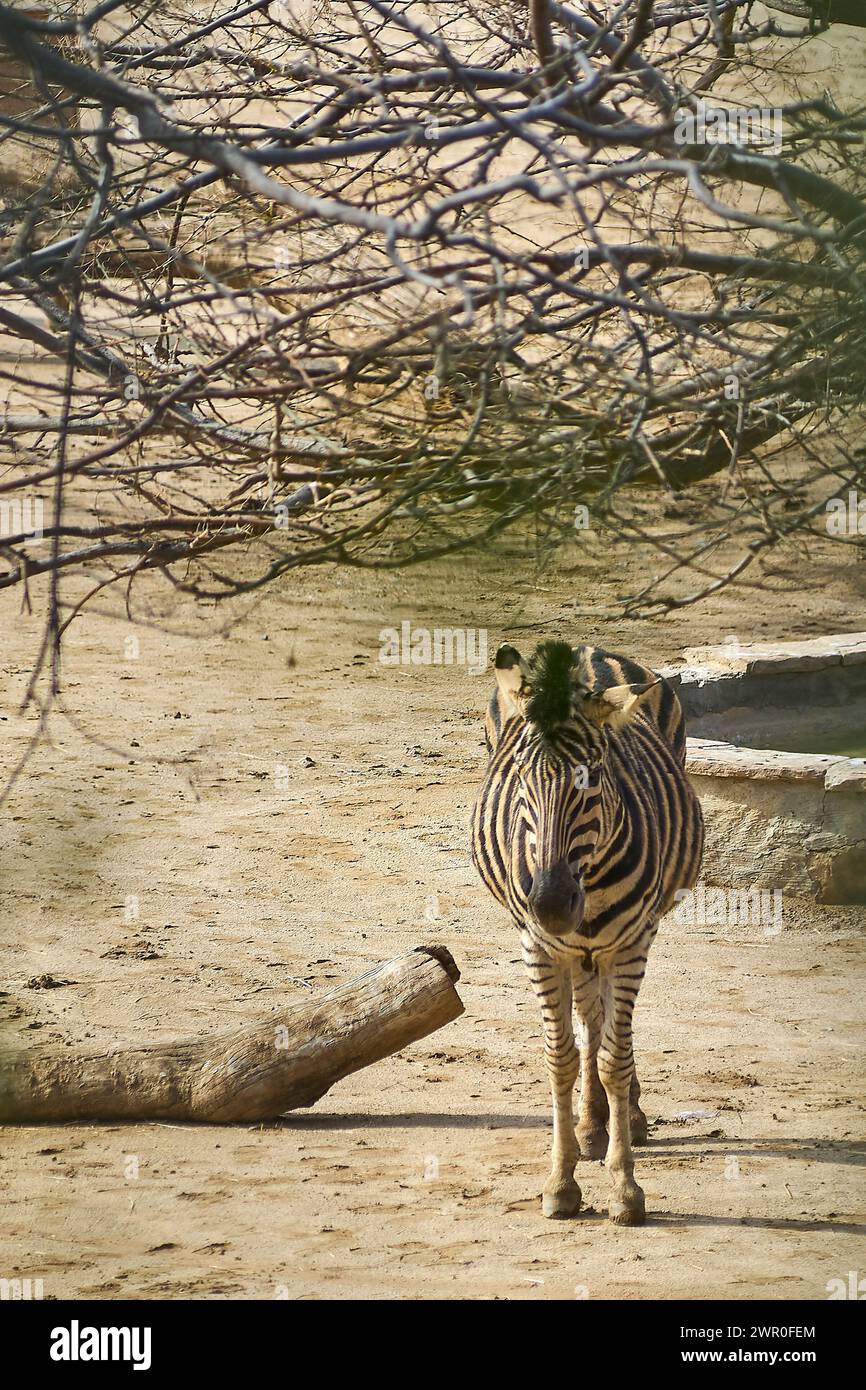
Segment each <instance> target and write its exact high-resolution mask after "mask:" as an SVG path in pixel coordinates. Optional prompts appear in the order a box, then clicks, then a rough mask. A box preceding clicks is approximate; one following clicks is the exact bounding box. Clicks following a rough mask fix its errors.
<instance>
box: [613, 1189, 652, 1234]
mask: <svg viewBox="0 0 866 1390" xmlns="http://www.w3.org/2000/svg"><path fill="white" fill-rule="evenodd" d="M607 1214H608V1216H609V1218H610V1220H611V1221H612V1222H613V1224H614V1226H642V1225H643V1224H644V1222H645V1221H646V1201H645V1199H644V1195H643V1191H642V1189H641V1188H639V1187H632V1188H630V1189H629V1191H628V1192H626V1193H624V1194H623V1195H622V1196H617V1197H611V1199H610V1202H609V1204H608V1209H607Z"/></svg>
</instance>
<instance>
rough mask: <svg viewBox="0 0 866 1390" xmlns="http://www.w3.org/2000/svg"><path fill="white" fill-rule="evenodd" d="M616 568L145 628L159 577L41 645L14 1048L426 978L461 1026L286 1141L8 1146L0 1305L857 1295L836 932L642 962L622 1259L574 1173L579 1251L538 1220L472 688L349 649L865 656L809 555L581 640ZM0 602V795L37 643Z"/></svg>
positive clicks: (829, 924)
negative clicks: (427, 639)
mask: <svg viewBox="0 0 866 1390" xmlns="http://www.w3.org/2000/svg"><path fill="white" fill-rule="evenodd" d="M843 562H844V567H840V566H842V564H843ZM646 564H647V560H646V557H645V556H643V555H642V554H641V553H640V551H638V550H636V549H635V548H633V547H632V548H628V547H626V546H624V545H614V546H611V545H610V544H609V543H608V542H601V541H595V540H594V539H593V538H592V537H587V536H584V537H582V538H581V541H580V545H579V546H575V547H572V548H571V550H570V551H568V552H567V553H566V554H565V555H563V557H562V558H561V560H560V561H559V562H558V563H557V564H555V565H552V566H550V567H548V568H547V569H545V570H543V571H541V572H539V570H538V569H537V566H536V563H535V559H534V557H533V555H532V553H531V547H529V546H526V545H524V544H518V542H517V541H516V539H514V538H512V539H507V540H506V541H501V542H499V543H498V545H497V551H496V553H494V554H491V555H490V556H488V557H487V558H486V559H484V560H483V561H478V560H472V561H469V560H466V559H462V560H460V561H457V562H452V563H451V564H450V565H445V564H439V565H437V566H432V567H431V566H428V567H426V568H424V569H418V570H414V571H412V572H409V573H407V574H403V575H384V576H380V575H371V574H357V573H349V572H345V571H329V572H318V573H307V574H303V575H295V576H288V577H286V578H285V579H284V580H283V581H281V583H280V585H279V587H278V588H274V589H271V590H270V591H269V592H267V593H266V595H265V596H264V597H259V598H256V599H255V600H254V601H251V602H247V603H246V604H245V605H244V606H242V607H237V608H235V609H233V610H232V611H231V613H229V611H228V610H226V609H222V608H221V609H219V610H217V609H215V608H213V607H208V606H206V605H194V604H193V603H192V602H187V603H186V605H185V606H179V605H178V603H177V600H172V603H173V606H172V607H171V609H168V608H167V607H166V599H167V595H166V589H165V587H164V585H162V584H161V583H160V581H159V580H157V579H156V578H153V579H151V580H149V581H148V582H147V584H146V585H144V586H142V588H141V589H140V590H139V591H138V595H137V596H135V595H134V596H133V612H134V616H135V619H136V621H135V624H134V625H131V624H129V623H128V622H127V621H126V620H125V619H124V618H123V617H122V615H121V610H120V605H119V598H118V601H117V602H116V603H115V602H113V601H112V600H111V599H110V597H109V598H107V599H104V600H103V601H102V605H101V607H99V608H96V607H95V608H93V609H91V610H90V611H89V612H88V613H86V614H85V616H84V617H83V618H82V619H81V620H80V621H78V622H77V623H76V624H75V625H74V626H73V627H72V629H71V630H70V634H69V645H68V648H67V657H66V665H65V696H64V699H65V705H66V709H67V711H68V713H69V715H70V719H69V720H67V719H65V718H63V717H61V716H59V715H58V716H56V717H55V718H54V720H53V722H52V742H51V744H50V745H44V746H42V747H41V748H40V749H39V750H38V751H37V752H36V754H35V755H34V757H33V759H32V761H31V762H30V763H29V765H28V767H27V769H26V771H25V773H24V775H23V777H22V778H21V780H20V781H19V783H18V785H17V787H16V788H15V790H14V792H13V794H12V797H11V800H10V801H9V803H8V804H7V806H6V808H5V809H4V811H3V814H2V817H0V836H2V848H0V853H2V863H3V877H4V887H5V896H4V912H3V921H4V923H5V926H4V929H3V931H2V968H3V976H4V979H5V980H6V981H7V983H6V984H5V986H4V988H5V991H6V992H5V993H4V994H3V995H2V997H0V1010H2V1012H0V1018H2V1020H3V1029H4V1037H5V1038H6V1040H7V1041H11V1042H12V1043H13V1044H14V1045H16V1046H34V1045H41V1044H45V1043H59V1044H61V1045H62V1044H64V1043H65V1044H67V1045H71V1044H73V1043H85V1044H89V1045H94V1046H95V1045H98V1044H105V1043H108V1042H115V1041H121V1040H123V1039H130V1040H133V1039H135V1040H142V1039H144V1038H153V1039H167V1038H169V1037H171V1036H177V1035H182V1034H189V1033H200V1032H203V1031H205V1030H210V1029H215V1028H219V1027H223V1026H227V1025H231V1024H233V1023H237V1022H238V1021H240V1020H242V1019H244V1018H252V1017H254V1016H256V1015H257V1014H260V1013H261V1012H262V1011H268V1010H270V1009H272V1008H273V1009H275V1008H277V1006H278V1005H280V1004H284V1003H285V1002H287V1001H288V1002H291V1001H292V1000H295V999H300V998H302V997H304V996H305V995H306V994H307V991H308V987H310V986H312V988H313V989H316V990H318V989H324V988H327V987H330V986H332V985H333V983H335V982H338V981H341V980H345V979H348V978H349V977H351V976H352V975H353V974H356V973H358V972H360V971H361V970H363V969H364V968H366V967H368V966H370V965H372V964H374V963H376V962H378V961H380V960H384V959H387V958H388V957H390V956H392V955H395V954H397V953H399V952H400V951H402V950H403V949H404V948H407V947H410V946H413V945H416V944H418V943H421V942H430V941H437V942H442V943H444V944H445V945H447V946H448V947H449V948H450V949H451V950H452V952H453V953H454V955H455V957H456V959H457V961H458V964H459V965H460V968H461V970H462V972H463V978H462V981H461V984H460V986H459V989H460V992H461V995H462V998H463V1000H464V1002H465V1005H466V1012H465V1014H464V1015H463V1017H462V1018H461V1019H459V1020H458V1021H457V1022H456V1023H454V1024H452V1025H450V1026H449V1027H448V1028H446V1029H444V1030H443V1031H441V1032H439V1033H438V1034H436V1035H434V1036H433V1037H430V1038H428V1039H427V1040H426V1041H424V1042H422V1043H419V1044H416V1045H414V1046H412V1047H411V1048H408V1049H406V1050H405V1052H404V1053H402V1054H400V1055H398V1056H396V1057H393V1058H391V1059H389V1060H387V1061H385V1062H382V1063H380V1064H379V1065H377V1066H375V1067H373V1068H369V1069H367V1070H365V1071H364V1072H362V1073H360V1074H357V1075H355V1076H354V1077H351V1078H349V1079H347V1080H346V1081H344V1082H343V1083H341V1084H340V1085H339V1086H338V1087H336V1088H335V1089H334V1090H333V1091H332V1092H331V1094H330V1095H328V1096H327V1097H326V1098H324V1099H323V1100H322V1101H320V1102H319V1104H318V1105H317V1106H316V1107H315V1108H313V1109H312V1110H310V1111H304V1112H299V1113H297V1114H295V1115H293V1116H291V1117H289V1118H287V1119H285V1121H283V1122H281V1123H279V1124H275V1125H270V1126H266V1127H254V1128H249V1127H229V1126H226V1127H218V1128H195V1127H192V1126H183V1125H168V1124H149V1125H141V1126H118V1125H100V1126H66V1127H62V1128H59V1127H48V1126H46V1127H33V1128H27V1127H21V1128H9V1129H7V1130H5V1131H4V1133H3V1136H2V1158H0V1178H2V1184H3V1190H4V1195H5V1201H4V1203H3V1207H2V1213H0V1276H3V1277H7V1278H8V1277H16V1276H17V1277H22V1276H30V1277H31V1278H41V1279H42V1280H43V1285H44V1293H45V1297H46V1298H63V1297H66V1296H70V1295H83V1296H90V1297H97V1298H106V1299H111V1298H118V1297H134V1298H184V1297H194V1298H221V1297H222V1298H226V1297H227V1298H279V1297H287V1296H288V1297H291V1298H330V1297H339V1298H349V1297H364V1298H383V1297H384V1298H409V1299H427V1298H435V1297H459V1298H509V1299H537V1298H551V1297H556V1298H575V1297H577V1298H581V1297H586V1296H589V1297H591V1298H611V1297H629V1298H642V1297H650V1296H659V1295H660V1296H663V1297H683V1298H708V1297H721V1298H731V1299H746V1298H755V1297H769V1298H777V1299H786V1298H808V1299H821V1298H826V1297H827V1292H826V1286H827V1282H828V1281H829V1280H831V1279H834V1278H843V1279H847V1277H848V1271H849V1270H850V1269H857V1268H858V1259H859V1258H860V1254H859V1252H857V1251H855V1236H856V1234H857V1232H858V1230H859V1229H860V1227H858V1224H857V1223H858V1221H859V1220H860V1218H861V1216H862V1208H863V1182H862V1176H861V1177H860V1180H859V1181H858V1174H859V1173H860V1169H859V1167H858V1165H859V1164H860V1163H862V1157H863V1142H862V1138H863V1108H864V1107H863V1100H862V1097H863V1067H862V1040H863V1008H862V1002H861V1001H862V997H863V978H862V977H863V958H864V951H863V938H862V936H861V935H860V934H859V932H858V922H859V919H858V918H857V916H856V914H853V915H852V913H851V912H849V913H848V915H845V913H844V912H843V911H842V910H840V909H823V910H820V911H816V910H814V909H813V910H811V912H807V913H804V914H799V915H798V914H797V913H795V914H794V917H793V919H792V920H791V921H790V922H789V924H788V926H787V927H786V930H785V931H784V932H783V934H782V935H781V936H780V937H778V938H766V937H764V936H763V935H762V934H761V933H760V931H755V932H751V933H750V932H749V931H748V930H744V931H741V932H740V931H733V932H730V933H723V932H720V931H719V930H718V929H712V928H693V929H687V928H685V927H682V926H676V927H675V926H673V925H671V926H669V927H667V929H663V930H662V931H661V933H660V936H659V939H658V941H657V944H656V946H655V948H654V951H653V954H652V957H651V960H650V968H649V973H648V977H647V980H646V984H645V987H644V990H643V994H642V997H641V1001H640V1004H639V1010H638V1015H637V1029H636V1039H637V1049H638V1058H639V1062H640V1067H641V1073H642V1080H643V1086H644V1096H645V1106H646V1109H647V1112H648V1114H649V1116H650V1119H651V1121H653V1124H652V1128H651V1138H650V1144H649V1146H648V1147H647V1148H646V1149H644V1150H642V1151H641V1154H640V1159H639V1177H640V1181H641V1182H642V1183H643V1185H644V1186H645V1188H646V1192H647V1204H648V1209H649V1213H650V1219H649V1223H648V1225H647V1226H646V1227H645V1228H644V1229H641V1230H626V1229H614V1228H612V1227H610V1226H609V1225H608V1223H607V1221H606V1218H605V1215H604V1209H605V1202H606V1190H607V1188H606V1180H605V1172H604V1168H603V1166H602V1165H601V1164H599V1163H583V1164H581V1165H580V1172H579V1174H578V1177H579V1181H580V1182H581V1185H582V1187H583V1189H584V1198H585V1202H586V1210H585V1211H584V1213H583V1214H582V1215H581V1216H580V1217H579V1218H577V1219H576V1220H573V1221H567V1222H548V1221H545V1220H544V1219H543V1218H542V1216H541V1210H540V1197H539V1194H540V1190H541V1186H542V1183H543V1180H544V1176H545V1172H546V1166H547V1161H548V1152H549V1142H550V1127H549V1111H548V1099H547V1086H546V1080H545V1077H544V1068H543V1062H542V1056H541V1045H540V1039H539V1023H538V1018H537V1013H536V1006H535V1003H534V1001H533V999H532V996H531V993H530V990H529V987H528V984H527V982H526V981H525V979H524V976H523V971H522V967H521V965H520V964H519V962H518V959H517V949H516V940H515V935H514V932H513V930H512V928H511V927H510V926H509V924H508V923H507V921H505V920H504V919H503V916H502V914H501V912H500V911H499V909H498V908H497V907H496V905H495V904H494V903H493V902H492V900H490V899H488V898H487V896H486V895H485V893H484V891H483V890H482V888H481V886H480V884H478V883H477V882H476V880H475V876H474V872H473V870H472V868H471V866H470V864H469V858H468V847H467V830H466V827H467V821H468V814H469V808H470V805H471V801H472V797H473V793H474V788H475V786H476V784H477V783H478V780H479V777H480V773H481V768H482V764H483V757H484V751H483V745H482V735H481V723H480V712H481V710H482V708H483V704H484V701H485V699H486V697H487V692H488V688H489V677H488V676H487V675H480V676H479V675H472V674H470V673H468V672H467V671H466V670H465V669H460V668H453V667H451V668H449V667H401V666H398V667H386V666H383V665H382V664H381V663H380V662H379V661H378V659H377V657H378V652H379V631H380V629H381V628H382V627H385V626H395V625H398V624H399V623H400V621H401V620H402V619H404V618H408V619H410V620H411V621H412V622H413V623H414V624H416V625H417V624H425V625H427V626H430V627H433V626H452V625H456V624H465V625H471V626H473V627H477V628H486V629H487V631H488V634H489V643H490V649H491V652H492V649H493V648H494V646H495V645H496V643H497V642H498V641H499V640H500V639H501V638H503V637H505V636H509V637H511V638H513V639H515V640H517V641H518V643H519V644H522V645H525V646H527V647H529V646H531V644H532V642H533V641H534V639H535V638H536V637H539V636H544V635H565V636H570V637H572V638H573V639H575V640H578V639H585V638H589V639H591V640H599V641H601V642H603V644H604V645H607V646H610V647H612V648H613V649H614V650H616V649H620V650H625V651H629V652H632V653H634V654H635V655H638V656H640V657H643V658H646V659H648V660H651V661H656V662H659V661H662V660H667V659H671V658H672V657H674V656H675V655H676V654H677V652H678V651H679V650H680V649H681V648H682V647H683V646H684V645H688V644H690V643H693V642H696V641H702V642H712V641H719V640H722V639H723V638H724V636H725V635H726V634H728V633H730V632H732V631H733V632H736V633H738V635H739V636H740V638H741V639H744V640H745V639H747V638H748V637H750V636H764V637H780V638H782V637H784V638H787V637H791V636H793V635H797V634H808V635H812V634H814V633H816V632H821V631H825V632H832V631H845V630H853V629H855V628H857V627H860V628H862V627H863V621H862V616H863V612H864V607H866V604H864V591H866V566H864V565H863V564H862V563H857V562H856V559H855V556H854V554H853V553H852V552H850V551H848V552H846V553H845V554H844V555H843V556H842V559H841V561H840V559H839V557H838V555H836V556H835V558H833V559H832V560H831V558H830V557H829V555H828V553H827V551H826V546H822V544H821V543H819V542H817V541H816V542H814V543H810V546H809V547H807V548H806V549H805V550H804V549H803V547H801V546H798V548H797V549H796V550H791V551H790V552H788V553H787V554H785V555H782V556H780V557H777V559H775V560H774V562H773V572H772V573H770V574H768V575H767V576H766V584H767V588H766V589H765V590H764V591H763V592H761V593H758V592H757V591H756V590H755V589H753V588H748V587H747V588H741V589H739V590H738V591H735V592H725V593H723V594H722V595H720V596H719V597H718V598H716V599H715V600H714V601H713V603H712V604H710V605H707V606H703V607H701V608H699V609H695V610H692V609H689V610H686V611H684V612H683V613H680V614H678V615H676V616H674V617H672V618H670V619H668V620H666V621H665V622H653V623H649V622H635V621H633V622H627V623H624V622H621V623H610V622H607V623H604V624H598V623H592V622H589V621H588V620H587V619H585V618H583V619H578V618H576V617H575V604H576V602H579V603H580V604H581V605H584V606H586V605H589V606H592V605H594V604H601V603H603V602H605V601H609V600H610V599H611V598H612V596H613V595H614V594H616V593H617V592H621V591H622V589H623V587H624V584H625V583H626V582H627V581H630V582H632V583H634V582H635V580H636V578H637V576H638V575H639V574H640V573H641V572H642V567H645V566H646ZM602 574H607V575H608V576H609V578H607V579H603V578H602ZM804 575H807V576H808V579H809V584H808V588H807V589H805V590H804V589H803V588H802V580H803V577H804ZM17 601H18V596H15V598H14V599H12V598H10V597H9V596H4V599H3V605H2V621H3V629H4V633H5V634H6V635H5V637H4V649H3V658H2V661H3V673H4V678H5V679H4V685H3V697H2V708H0V717H2V721H3V725H4V728H5V729H6V730H8V734H7V737H6V739H4V741H3V759H4V762H5V764H6V765H7V766H11V765H12V764H13V763H14V762H15V760H16V759H17V758H18V757H19V756H20V753H21V751H22V748H23V746H24V741H25V739H26V737H27V736H28V734H29V733H30V732H31V731H32V728H33V719H32V717H31V716H25V717H20V716H19V715H17V713H16V708H17V702H18V700H19V698H20V695H21V692H22V690H23V688H24V683H25V678H26V672H27V670H28V667H29V662H30V660H31V658H32V655H33V650H34V647H35V644H36V642H37V639H38V635H39V631H40V623H39V617H38V614H36V615H34V616H33V617H22V616H21V615H19V614H18V613H17ZM241 618H242V619H243V620H242V621H240V622H238V625H237V626H234V627H231V626H229V625H228V624H229V620H230V619H231V620H239V619H241ZM132 639H137V642H138V648H137V651H138V655H137V656H136V655H135V652H136V647H135V642H134V641H133V640H132ZM73 721H74V722H73ZM100 741H101V742H100ZM136 899H137V904H136V901H135V900H136ZM136 907H137V912H138V917H137V919H135V918H134V913H135V911H136ZM127 917H132V920H125V919H126V918H127ZM45 974H49V975H50V976H51V977H52V978H53V979H54V980H57V981H62V982H63V983H62V985H61V986H60V987H57V988H44V987H42V988H40V987H38V985H39V983H40V982H39V979H38V977H40V976H42V975H45ZM687 1111H706V1112H710V1113H709V1114H707V1115H705V1116H703V1117H698V1118H692V1119H687V1120H685V1121H684V1120H682V1119H678V1118H677V1117H678V1116H679V1115H680V1114H681V1113H682V1112H687Z"/></svg>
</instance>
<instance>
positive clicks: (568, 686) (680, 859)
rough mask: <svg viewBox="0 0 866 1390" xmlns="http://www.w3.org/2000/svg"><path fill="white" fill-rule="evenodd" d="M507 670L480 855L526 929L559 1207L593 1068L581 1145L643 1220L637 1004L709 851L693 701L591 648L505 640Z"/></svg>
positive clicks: (501, 661) (552, 1211)
mask: <svg viewBox="0 0 866 1390" xmlns="http://www.w3.org/2000/svg"><path fill="white" fill-rule="evenodd" d="M496 675H497V681H498V687H497V690H496V692H495V694H494V696H493V698H492V700H491V702H490V706H489V707H488V711H487V717H486V720H485V728H486V733H487V742H488V747H489V749H490V762H489V764H488V768H487V773H486V776H485V778H484V783H483V785H482V788H481V792H480V794H479V797H478V800H477V803H476V806H475V812H474V816H473V824H472V855H473V860H474V863H475V865H476V867H477V868H478V871H479V873H480V874H481V877H482V879H483V880H484V883H485V884H486V886H487V887H488V888H489V890H490V892H491V893H492V894H493V896H494V897H495V898H496V899H497V901H498V902H499V903H501V904H502V906H503V907H505V908H507V909H508V911H509V912H510V914H511V916H512V918H513V920H514V921H515V923H516V925H517V926H518V928H519V930H520V934H521V943H522V947H523V955H524V959H525V961H526V964H527V966H528V969H529V973H530V977H531V979H532V981H533V984H534V986H535V988H536V993H537V994H538V996H539V1002H540V1004H541V1009H542V1020H543V1023H544V1029H545V1053H546V1056H547V1061H548V1069H549V1072H550V1079H551V1088H552V1091H553V1098H554V1164H553V1172H552V1174H551V1181H550V1183H549V1184H548V1187H547V1188H546V1189H545V1210H546V1211H547V1212H548V1214H549V1215H570V1214H571V1213H572V1211H573V1210H576V1209H577V1205H579V1198H580V1194H579V1189H578V1188H577V1186H576V1184H575V1183H574V1180H573V1164H574V1160H575V1158H576V1157H577V1156H579V1155H578V1149H577V1144H576V1143H575V1139H574V1125H573V1120H572V1117H571V1091H572V1089H573V1086H574V1081H575V1079H576V1076H577V1072H578V1068H579V1066H580V1065H581V1064H582V1065H583V1068H584V1071H583V1082H582V1087H581V1112H580V1123H579V1127H578V1139H579V1140H580V1152H584V1151H585V1153H586V1155H587V1156H591V1157H600V1156H602V1151H603V1150H604V1149H605V1148H607V1151H608V1163H609V1166H611V1167H612V1171H613V1173H614V1196H613V1197H612V1200H611V1215H612V1216H613V1218H614V1219H615V1220H621V1221H623V1222H636V1221H639V1220H641V1219H642V1218H643V1195H642V1193H640V1189H639V1188H637V1186H636V1185H635V1184H634V1181H633V1165H632V1164H631V1142H632V1130H634V1131H635V1133H634V1138H635V1139H637V1140H640V1139H642V1138H643V1137H645V1126H646V1122H645V1119H644V1117H643V1115H642V1113H641V1111H640V1108H639V1105H638V1097H639V1094H640V1088H639V1086H638V1085H637V1079H636V1076H635V1073H634V1065H633V1057H632V1050H631V1014H632V1009H633V1007H634V1002H635V1000H636V998H637V993H638V990H639V988H640V983H641V981H642V979H643V974H644V969H645V965H646V959H647V953H648V951H649V947H650V945H651V943H652V940H653V937H654V936H655V932H656V927H657V923H658V919H659V917H660V916H661V915H662V914H663V913H664V912H666V911H667V910H668V909H669V908H670V907H671V906H672V905H673V904H674V902H675V900H676V899H675V894H676V892H677V890H678V889H684V888H690V887H691V886H692V885H693V884H694V882H695V880H696V878H697V875H698V871H699V867H700V859H701V851H702V847H703V822H702V817H701V812H700V807H699V804H698V801H697V798H696V796H695V793H694V791H693V790H692V787H691V785H690V783H689V781H688V778H687V776H686V773H685V770H684V763H685V730H684V723H683V716H682V711H681V709H680V705H679V701H678V700H677V697H676V695H675V694H674V692H673V690H672V689H671V687H670V686H669V685H668V684H667V683H666V682H665V681H664V680H660V679H659V677H657V676H656V675H655V673H654V672H652V671H650V670H648V669H647V668H646V667H644V666H640V665H638V664H637V663H636V662H633V661H629V660H626V659H624V658H621V657H615V656H612V655H611V654H610V653H607V652H604V651H602V650H600V649H599V648H594V647H589V646H581V647H576V648H571V647H569V646H568V645H567V644H565V643H546V644H544V645H543V646H542V647H540V648H539V649H538V651H537V652H536V654H535V656H534V657H533V659H532V661H531V662H529V663H525V662H523V660H522V658H520V656H519V653H517V652H515V651H514V649H513V648H510V647H506V648H500V651H499V653H497V672H496ZM572 1005H573V1009H574V1020H573V1019H572ZM574 1022H576V1025H577V1038H575V1034H574V1027H573V1023H574ZM623 1097H625V1100H623ZM608 1114H609V1116H610V1120H611V1124H610V1126H609V1128H610V1145H609V1147H608V1142H607V1136H606V1135H605V1134H604V1121H605V1119H606V1118H607V1117H608Z"/></svg>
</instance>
